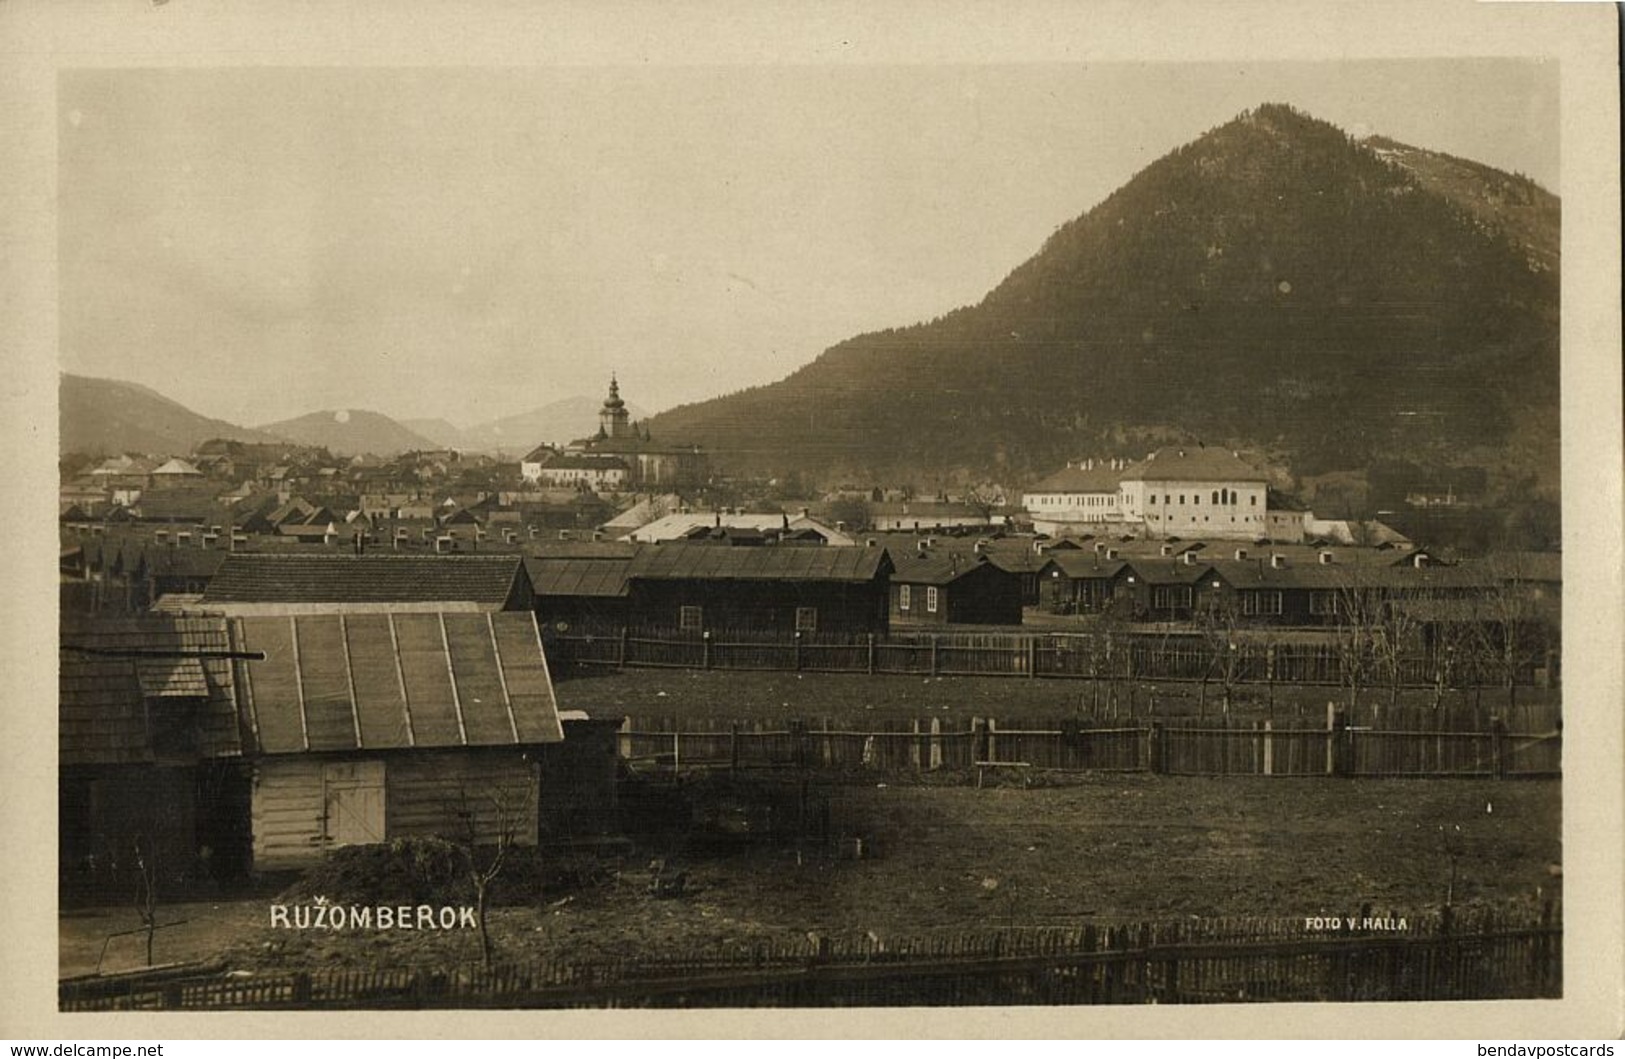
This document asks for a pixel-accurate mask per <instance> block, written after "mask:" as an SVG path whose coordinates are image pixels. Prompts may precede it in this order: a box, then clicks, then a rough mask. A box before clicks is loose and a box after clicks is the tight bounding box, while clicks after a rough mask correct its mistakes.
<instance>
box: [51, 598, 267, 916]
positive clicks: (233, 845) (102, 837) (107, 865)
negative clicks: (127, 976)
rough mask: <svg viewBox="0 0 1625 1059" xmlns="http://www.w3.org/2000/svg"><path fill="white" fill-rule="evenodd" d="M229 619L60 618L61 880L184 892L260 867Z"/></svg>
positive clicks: (124, 889)
mask: <svg viewBox="0 0 1625 1059" xmlns="http://www.w3.org/2000/svg"><path fill="white" fill-rule="evenodd" d="M228 649H229V639H228V634H227V630H226V623H225V621H224V620H223V619H220V618H176V617H170V616H165V615H150V614H148V615H139V616H118V617H112V618H109V617H107V616H105V615H95V616H89V615H76V614H73V613H69V612H64V613H63V615H62V620H61V625H60V649H59V653H58V684H57V763H58V771H57V809H58V836H59V837H58V857H59V868H60V871H59V875H58V879H59V882H60V885H61V887H62V889H63V891H64V893H73V892H78V891H83V890H90V891H95V892H101V893H105V892H108V891H109V890H112V891H114V892H117V893H119V894H121V895H127V894H129V893H130V892H132V889H131V885H132V882H133V881H134V879H135V878H136V875H135V860H136V858H137V856H140V857H142V858H143V859H144V862H145V863H146V864H148V865H150V866H154V867H155V870H156V871H157V872H158V876H159V877H158V880H157V882H158V885H159V886H160V887H161V888H165V889H170V890H173V889H174V888H176V887H178V886H186V885H189V884H191V883H194V882H198V881H202V880H205V879H206V878H207V877H209V876H210V875H213V876H214V877H216V878H217V879H222V880H224V879H230V878H232V877H235V876H237V875H240V874H243V873H245V872H246V871H247V870H248V867H249V860H248V858H249V832H248V817H247V812H246V806H247V799H248V796H249V790H248V784H247V781H246V779H245V777H244V776H243V774H242V772H241V769H240V759H241V756H242V752H243V746H242V739H241V732H240V728H239V725H238V717H237V708H236V699H235V694H234V686H233V676H234V674H233V671H232V665H231V662H230V660H229V659H228V658H227V657H226V654H227V652H228Z"/></svg>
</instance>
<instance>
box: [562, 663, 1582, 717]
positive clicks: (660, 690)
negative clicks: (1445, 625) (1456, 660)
mask: <svg viewBox="0 0 1625 1059" xmlns="http://www.w3.org/2000/svg"><path fill="white" fill-rule="evenodd" d="M1118 687H1119V690H1118V695H1119V696H1120V697H1119V699H1118V701H1117V703H1116V705H1115V716H1118V717H1127V716H1128V715H1129V710H1130V703H1129V702H1128V700H1127V694H1126V685H1122V684H1120V685H1118ZM556 690H557V693H558V697H559V707H560V708H561V709H566V710H585V711H586V712H587V713H588V714H590V715H592V716H595V717H607V716H617V715H627V716H632V717H637V718H649V717H714V718H725V719H729V720H759V719H760V720H770V719H788V718H799V719H804V720H812V719H816V718H821V717H836V718H841V719H843V720H846V721H848V722H851V721H854V720H856V719H859V718H862V717H865V716H871V717H876V718H888V717H908V718H915V717H925V716H940V717H942V718H943V719H944V720H945V721H947V720H949V719H954V720H958V721H960V722H961V723H962V722H963V719H964V718H968V717H994V718H996V719H998V720H999V721H1001V722H1011V723H1013V722H1016V721H1026V720H1044V721H1054V720H1055V719H1056V718H1061V717H1070V716H1083V717H1102V718H1104V717H1109V716H1113V715H1114V714H1113V709H1114V707H1113V704H1112V702H1111V694H1112V692H1111V689H1110V687H1109V685H1108V683H1107V682H1101V683H1100V685H1099V686H1098V687H1097V686H1096V685H1095V683H1094V682H1092V681H1088V680H1062V679H1028V678H1023V677H913V676H903V675H899V674H876V675H874V676H869V675H866V674H861V673H791V672H741V671H722V670H710V671H702V670H675V669H625V670H614V669H609V668H607V667H605V668H596V667H589V666H582V667H577V668H573V669H569V670H566V671H565V672H562V673H560V674H557V684H556ZM1346 694H1347V693H1346V691H1345V690H1344V689H1342V688H1336V687H1286V686H1282V687H1277V688H1276V689H1275V692H1274V701H1273V706H1272V704H1271V701H1270V693H1269V690H1268V689H1267V688H1265V687H1262V686H1258V685H1243V686H1240V687H1238V688H1237V689H1236V690H1235V692H1234V695H1233V701H1232V716H1234V717H1238V718H1263V717H1268V716H1273V717H1275V718H1276V719H1277V720H1281V719H1286V718H1292V719H1302V720H1304V721H1305V722H1306V723H1310V724H1320V723H1324V720H1325V716H1326V704H1327V703H1328V702H1333V701H1335V702H1339V703H1341V702H1342V701H1343V700H1344V698H1345V697H1346ZM1557 695H1558V693H1557V692H1555V691H1535V690H1533V689H1528V688H1525V689H1521V690H1520V692H1519V699H1518V701H1519V702H1520V703H1534V702H1541V701H1552V702H1555V701H1557ZM1479 698H1481V700H1482V703H1483V705H1484V706H1485V708H1486V709H1488V708H1493V707H1495V706H1498V705H1499V704H1500V703H1501V702H1503V701H1504V698H1505V695H1504V693H1503V692H1498V691H1495V690H1493V689H1487V690H1485V691H1484V692H1483V693H1482V694H1481V695H1480V696H1479ZM1374 699H1380V700H1381V701H1382V702H1386V701H1387V692H1386V691H1385V690H1382V691H1375V692H1368V693H1366V694H1365V695H1364V697H1363V698H1362V703H1364V702H1366V701H1367V700H1374ZM1199 701H1200V693H1199V689H1198V687H1197V686H1196V685H1195V684H1194V683H1191V682H1170V681H1165V682H1163V683H1160V684H1151V685H1140V686H1139V687H1138V688H1137V689H1136V691H1135V695H1134V701H1133V706H1132V708H1133V715H1134V716H1136V717H1147V716H1157V717H1175V716H1191V715H1195V714H1196V713H1197V712H1198V709H1199ZM1431 701H1432V695H1431V693H1429V692H1427V691H1407V692H1405V693H1404V695H1403V696H1402V699H1401V702H1402V703H1403V704H1405V705H1408V706H1423V705H1426V704H1429V703H1431ZM1472 701H1473V695H1472V694H1471V693H1466V694H1464V693H1461V692H1452V693H1449V694H1448V695H1447V698H1446V704H1447V705H1465V704H1469V703H1471V702H1472ZM1219 708H1220V689H1219V687H1218V685H1217V684H1213V685H1211V686H1209V688H1208V690H1207V701H1206V711H1207V714H1208V715H1209V716H1217V715H1218V713H1219Z"/></svg>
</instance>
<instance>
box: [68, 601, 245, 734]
mask: <svg viewBox="0 0 1625 1059" xmlns="http://www.w3.org/2000/svg"><path fill="white" fill-rule="evenodd" d="M228 649H229V643H228V636H227V632H226V623H225V621H224V620H223V619H220V618H179V617H174V616H171V615H151V614H144V615H140V616H138V617H120V618H111V619H110V618H105V617H101V616H95V617H92V616H87V615H74V614H70V613H66V612H65V613H64V614H63V615H62V626H61V637H60V652H59V669H58V678H57V732H58V744H57V745H58V755H59V760H60V762H61V763H62V764H64V765H91V764H128V763H137V762H150V761H153V760H154V758H155V756H156V755H155V754H154V750H153V742H152V740H153V728H152V726H151V724H150V723H149V722H150V720H151V718H152V711H154V710H156V709H162V708H170V707H167V706H161V705H160V704H161V703H166V702H171V701H173V700H195V701H197V702H198V703H200V707H199V708H198V709H197V711H196V712H195V713H194V714H193V715H192V718H191V724H192V726H193V730H194V732H195V734H196V743H195V746H196V751H197V753H198V755H199V756H200V757H206V758H207V757H231V756H235V755H237V754H239V753H241V752H242V746H241V741H240V739H239V736H238V727H237V710H236V706H235V703H234V701H233V691H232V687H233V685H232V680H233V674H232V669H231V663H230V661H229V660H228V659H227V658H226V657H224V652H226V651H227V650H228ZM205 656H208V657H205Z"/></svg>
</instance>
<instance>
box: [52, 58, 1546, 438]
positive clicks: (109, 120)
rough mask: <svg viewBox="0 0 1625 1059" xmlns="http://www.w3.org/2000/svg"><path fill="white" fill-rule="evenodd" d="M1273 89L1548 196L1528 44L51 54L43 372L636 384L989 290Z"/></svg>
mask: <svg viewBox="0 0 1625 1059" xmlns="http://www.w3.org/2000/svg"><path fill="white" fill-rule="evenodd" d="M1262 102H1282V103H1289V104H1291V105H1293V106H1295V107H1297V108H1299V109H1301V110H1304V111H1307V112H1308V113H1309V114H1311V115H1313V116H1315V117H1317V118H1321V119H1324V120H1326V121H1330V122H1332V123H1333V124H1336V125H1338V126H1340V127H1342V128H1343V129H1344V130H1346V131H1348V132H1350V133H1353V134H1355V135H1366V134H1369V133H1380V134H1383V135H1386V136H1390V137H1392V138H1394V139H1397V140H1400V141H1403V142H1406V143H1409V144H1412V145H1414V146H1419V147H1426V148H1430V149H1433V150H1440V151H1445V152H1448V153H1450V154H1455V155H1459V156H1462V157H1466V158H1471V159H1474V160H1477V161H1482V162H1486V163H1488V164H1490V165H1494V166H1496V167H1499V168H1502V169H1508V170H1517V171H1520V172H1522V173H1524V174H1525V175H1528V176H1530V177H1532V178H1534V179H1535V180H1537V181H1538V182H1540V183H1541V184H1542V185H1544V186H1545V187H1547V188H1548V189H1550V190H1552V191H1555V192H1559V193H1561V186H1560V181H1559V172H1558V156H1559V144H1558V134H1557V128H1558V80H1557V69H1556V65H1555V64H1554V63H1536V62H1529V61H1522V60H1408V61H1381V62H1346V63H1335V62H1314V63H1268V64H1254V65H1243V64H1230V63H1225V64H1218V63H1214V64H1191V63H1183V64H1149V63H1120V64H1088V65H1083V64H1061V63H1035V64H1011V65H997V66H969V65H926V64H916V65H891V66H883V65H875V66H858V65H757V66H731V67H717V66H710V67H708V66H649V67H645V66H614V67H543V68H529V69H524V68H518V69H516V68H492V69H419V70H409V69H377V68H355V69H342V68H340V69H332V68H324V69H286V68H253V69H250V68H216V69H166V70H139V69H119V70H105V69H104V70H82V71H66V72H63V73H62V74H61V75H60V77H59V81H58V116H59V130H58V133H59V146H58V163H59V164H58V193H59V207H58V219H59V230H58V238H59V277H60V291H59V305H60V360H61V366H62V368H63V370H65V371H70V372H75V373H79V374H85V375H94V376H104V377H110V378H118V379H125V380H129V381H133V382H138V383H141V384H143V385H146V386H150V387H152V388H154V389H156V390H158V391H159V392H161V393H163V394H165V395H167V396H169V397H172V398H174V399H176V400H178V401H180V402H181V403H182V404H185V405H187V406H188V407H190V408H192V409H193V410H194V411H197V412H199V413H202V414H204V415H209V416H214V417H218V418H223V419H227V420H230V421H232V422H236V423H239V424H242V425H246V426H256V425H261V424H264V423H270V422H274V421H276V420H280V419H284V418H289V417H292V416H296V415H302V414H305V413H307V412H313V411H318V410H326V409H341V408H365V409H371V410H374V411H379V412H383V413H385V414H387V415H391V416H395V417H396V418H429V417H439V418H444V419H448V420H450V421H451V422H453V423H455V424H457V425H459V426H468V425H473V424H477V423H480V422H484V421H487V420H490V419H495V418H498V417H501V416H505V415H512V414H516V413H521V412H525V411H528V410H530V409H533V408H536V407H539V406H541V405H544V404H547V403H549V402H551V401H554V400H558V399H560V398H563V397H567V396H572V395H580V394H587V395H594V396H596V395H601V394H602V392H603V390H604V388H605V385H606V383H607V381H608V377H609V374H610V373H611V372H612V371H613V372H616V373H617V374H618V376H619V378H620V380H621V391H622V394H623V396H624V397H625V398H626V399H627V400H629V401H631V402H633V403H635V404H637V405H638V406H640V407H642V408H645V409H650V410H660V409H664V408H668V407H671V406H673V405H676V404H680V403H685V402H689V401H695V400H702V399H705V398H708V397H714V396H717V395H719V394H723V393H727V392H731V391H734V390H737V389H740V388H743V387H746V386H754V385H760V384H763V383H768V382H772V381H774V380H776V379H779V378H782V377H783V376H785V375H787V374H789V373H790V372H791V371H793V370H795V369H796V368H797V367H799V366H801V365H803V364H805V363H807V362H809V361H811V360H812V359H813V358H815V357H816V356H817V355H818V354H819V353H820V352H821V351H823V350H824V349H825V348H827V347H828V346H830V345H833V344H834V343H836V342H839V341H841V340H842V339H845V338H848V337H851V336H852V335H854V334H858V333H861V332H864V331H869V330H875V329H879V328H885V327H895V326H904V325H907V324H911V323H915V322H918V321H920V320H924V319H930V318H932V317H935V316H938V315H941V314H942V313H945V312H947V311H949V310H951V309H953V308H956V307H958V306H961V305H965V304H970V303H974V302H976V301H978V300H980V298H981V297H982V296H983V295H984V294H985V293H986V292H987V291H988V290H989V289H991V288H992V287H993V286H995V285H996V284H997V283H998V282H999V281H1000V280H1001V279H1003V278H1004V276H1005V275H1007V274H1008V273H1009V272H1010V271H1011V270H1012V269H1013V268H1015V267H1016V266H1017V265H1019V264H1020V263H1021V262H1022V261H1024V260H1025V259H1027V258H1028V257H1030V256H1031V255H1032V254H1033V253H1035V252H1036V251H1037V250H1038V248H1039V247H1040V245H1041V244H1042V243H1043V241H1044V239H1045V238H1046V237H1047V236H1048V235H1049V234H1050V233H1051V232H1053V231H1054V230H1055V229H1056V228H1057V227H1058V226H1060V225H1061V224H1062V223H1064V222H1065V221H1067V220H1069V219H1071V218H1072V217H1075V216H1077V215H1078V214H1081V213H1083V212H1085V211H1086V210H1087V209H1089V208H1090V207H1091V206H1093V205H1095V204H1096V203H1098V202H1099V201H1100V200H1101V199H1103V198H1104V197H1105V196H1106V195H1107V194H1109V193H1110V192H1111V191H1113V190H1114V189H1116V188H1117V187H1119V186H1121V185H1122V184H1123V183H1125V182H1126V181H1127V180H1128V179H1129V178H1130V177H1132V176H1133V175H1134V174H1135V173H1136V172H1137V171H1139V170H1140V169H1142V168H1144V167H1145V166H1146V165H1148V164H1149V163H1151V162H1152V161H1155V160H1156V159H1157V158H1158V157H1160V156H1162V155H1163V154H1165V153H1167V152H1168V151H1170V150H1172V149H1173V148H1175V147H1177V146H1179V145H1180V144H1183V143H1186V142H1188V141H1190V140H1192V139H1195V138H1196V137H1197V136H1200V135H1201V134H1202V133H1203V132H1204V131H1206V130H1208V129H1210V128H1212V127H1214V126H1217V125H1220V124H1223V123H1224V122H1226V121H1228V120H1230V119H1231V118H1233V117H1235V116H1236V115H1237V114H1239V113H1240V112H1242V111H1243V110H1246V109H1248V108H1250V107H1253V106H1256V105H1258V104H1259V103H1262Z"/></svg>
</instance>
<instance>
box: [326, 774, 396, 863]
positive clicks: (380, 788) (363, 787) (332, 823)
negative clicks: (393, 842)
mask: <svg viewBox="0 0 1625 1059" xmlns="http://www.w3.org/2000/svg"><path fill="white" fill-rule="evenodd" d="M322 789H323V791H324V793H325V804H326V807H327V844H328V845H330V846H364V845H367V844H369V843H374V842H382V841H383V840H384V763H383V762H382V761H345V762H338V763H334V764H328V765H323V766H322Z"/></svg>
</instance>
